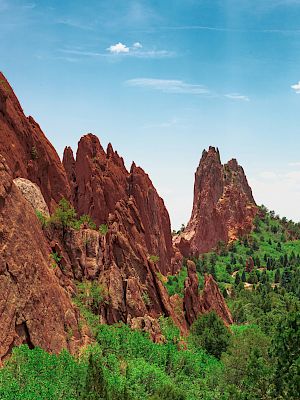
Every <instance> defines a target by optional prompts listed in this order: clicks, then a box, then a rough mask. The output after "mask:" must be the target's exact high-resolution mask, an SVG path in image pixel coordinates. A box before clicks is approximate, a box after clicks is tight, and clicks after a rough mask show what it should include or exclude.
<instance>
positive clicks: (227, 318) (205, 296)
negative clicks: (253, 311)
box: [200, 275, 233, 325]
mask: <svg viewBox="0 0 300 400" xmlns="http://www.w3.org/2000/svg"><path fill="white" fill-rule="evenodd" d="M200 303H201V306H202V310H203V312H208V311H212V310H214V311H216V313H217V314H218V315H219V317H220V318H222V320H223V321H224V322H225V324H227V325H230V324H233V318H232V315H231V312H230V311H229V308H228V307H227V304H226V302H225V300H224V297H223V295H222V293H221V292H220V289H219V287H218V284H217V282H216V281H215V280H214V278H213V277H212V276H211V275H205V281H204V289H203V293H202V294H201V296H200Z"/></svg>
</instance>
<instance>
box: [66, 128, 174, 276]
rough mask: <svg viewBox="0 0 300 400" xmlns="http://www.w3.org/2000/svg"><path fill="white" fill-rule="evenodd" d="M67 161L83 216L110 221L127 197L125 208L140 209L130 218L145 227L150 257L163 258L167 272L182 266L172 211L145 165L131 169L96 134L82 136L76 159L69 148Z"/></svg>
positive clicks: (161, 267)
mask: <svg viewBox="0 0 300 400" xmlns="http://www.w3.org/2000/svg"><path fill="white" fill-rule="evenodd" d="M63 164H64V167H65V170H66V172H67V176H68V180H69V185H70V187H71V189H72V199H73V203H74V206H75V208H76V210H77V212H78V213H79V215H82V214H88V215H90V216H91V217H92V218H93V219H94V221H95V222H96V223H97V224H107V222H108V219H109V215H110V213H114V212H115V211H116V210H117V204H119V202H120V201H122V200H123V203H122V204H123V208H124V207H127V206H124V204H127V205H129V204H131V203H133V204H134V207H136V212H135V215H131V217H130V218H131V219H132V218H133V219H136V223H137V225H140V226H141V230H142V232H143V233H142V237H143V244H142V245H143V246H145V249H146V250H147V251H146V253H147V254H148V256H150V257H151V256H157V257H159V260H158V261H157V265H158V267H159V270H160V272H162V273H163V274H167V273H172V272H173V269H174V268H177V269H178V262H177V264H176V258H174V256H175V253H174V249H173V245H172V237H171V227H170V218H169V214H168V211H167V209H166V207H165V205H164V202H163V200H162V199H161V198H160V197H159V195H158V193H157V191H156V190H155V188H154V186H153V184H152V182H151V180H150V178H149V177H148V175H147V174H146V173H145V172H144V171H143V170H142V168H140V167H137V166H136V165H135V164H134V163H133V164H132V166H131V170H130V172H128V171H127V170H126V168H125V165H124V161H123V159H122V157H120V156H119V155H118V153H117V152H116V151H114V150H113V148H112V146H111V144H109V145H108V147H107V151H106V152H105V151H104V150H103V148H102V146H101V144H100V142H99V139H98V138H97V137H96V136H94V135H92V134H88V135H85V136H83V137H82V138H81V139H80V141H79V144H78V150H77V155H76V160H75V159H74V156H73V152H72V150H71V149H70V148H69V147H67V148H66V149H65V152H64V157H63ZM129 199H130V202H129V203H128V201H129ZM124 202H125V203H124ZM129 211H130V210H129ZM130 212H131V211H130ZM131 214H132V213H131ZM124 217H125V218H126V217H127V216H124ZM130 234H131V235H133V236H132V237H131V238H130V240H132V242H133V246H139V245H141V242H140V241H139V239H138V240H136V239H137V238H135V237H134V235H135V232H130ZM134 242H135V244H134ZM173 258H174V263H173V264H172V259H173ZM177 261H178V260H177Z"/></svg>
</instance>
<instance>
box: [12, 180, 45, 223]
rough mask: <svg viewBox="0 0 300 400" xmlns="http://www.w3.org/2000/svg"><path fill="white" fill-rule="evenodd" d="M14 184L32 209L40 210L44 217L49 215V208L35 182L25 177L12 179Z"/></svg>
mask: <svg viewBox="0 0 300 400" xmlns="http://www.w3.org/2000/svg"><path fill="white" fill-rule="evenodd" d="M14 184H15V185H16V186H17V187H18V188H19V189H20V191H21V192H22V194H23V196H24V197H25V199H26V200H27V201H28V202H29V204H31V206H32V208H33V209H34V210H36V211H39V212H41V213H42V214H43V215H44V216H45V217H50V213H49V208H48V206H47V204H46V202H45V199H44V197H43V195H42V192H41V189H40V188H39V187H38V185H37V184H35V183H33V182H31V181H29V180H28V179H25V178H16V179H14Z"/></svg>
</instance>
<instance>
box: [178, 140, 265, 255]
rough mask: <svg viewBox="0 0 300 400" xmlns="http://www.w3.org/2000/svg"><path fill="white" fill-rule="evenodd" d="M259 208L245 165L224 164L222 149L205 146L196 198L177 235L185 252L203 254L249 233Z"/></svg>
mask: <svg viewBox="0 0 300 400" xmlns="http://www.w3.org/2000/svg"><path fill="white" fill-rule="evenodd" d="M257 211H258V208H257V206H256V203H255V201H254V198H253V195H252V191H251V188H250V186H249V184H248V182H247V178H246V176H245V173H244V170H243V168H242V167H241V166H240V165H239V164H238V163H237V161H236V160H235V159H232V160H230V161H229V162H228V163H227V164H224V165H222V163H221V160H220V154H219V151H218V149H215V148H214V147H210V148H209V150H208V151H206V150H204V151H203V154H202V158H201V160H200V163H199V166H198V168H197V170H196V173H195V185H194V202H193V210H192V215H191V218H190V220H189V222H188V224H187V227H186V229H185V230H184V232H183V233H181V234H180V235H179V236H177V237H175V238H174V243H175V245H176V246H177V247H178V248H179V249H180V251H181V252H182V254H183V255H185V256H189V255H195V256H197V255H199V254H201V253H205V252H208V251H210V250H212V249H213V248H215V247H216V246H217V244H218V243H219V242H221V241H222V242H225V243H228V242H230V241H233V240H236V239H237V238H239V237H241V236H243V235H244V234H247V233H249V232H250V231H251V229H252V227H253V219H254V217H255V215H256V213H257Z"/></svg>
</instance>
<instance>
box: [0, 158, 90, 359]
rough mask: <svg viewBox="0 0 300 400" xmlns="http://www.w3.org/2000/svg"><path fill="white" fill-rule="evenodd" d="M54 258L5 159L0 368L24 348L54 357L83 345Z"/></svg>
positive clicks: (0, 163)
mask: <svg viewBox="0 0 300 400" xmlns="http://www.w3.org/2000/svg"><path fill="white" fill-rule="evenodd" d="M49 255H50V248H49V246H48V243H47V241H46V239H45V237H44V234H43V231H42V229H41V227H40V223H39V221H38V219H37V218H36V216H35V213H34V210H33V208H32V206H31V205H30V204H29V203H28V201H27V200H26V199H25V198H24V197H23V195H22V193H21V191H20V190H19V189H18V187H17V186H16V185H15V184H14V183H13V177H12V175H11V173H10V170H9V168H8V166H7V164H6V162H5V160H4V158H3V157H2V156H0V293H1V296H0V326H1V330H0V363H1V361H2V360H3V359H4V358H5V357H7V356H8V355H9V354H10V353H11V350H12V348H13V347H14V346H16V345H19V344H22V343H27V344H28V346H29V347H30V348H33V347H35V346H40V347H42V348H44V349H46V350H47V351H50V352H59V351H60V350H61V349H62V348H68V349H69V350H71V351H74V350H75V348H76V347H78V346H79V345H80V344H82V343H83V342H82V336H81V333H80V331H79V329H78V312H77V310H76V308H75V307H74V306H73V305H72V303H71V299H70V296H69V295H68V293H67V292H66V291H65V290H64V289H63V288H62V287H61V285H60V284H59V280H58V279H57V277H56V276H55V273H54V271H53V269H51V266H50V260H49ZM70 333H72V334H70Z"/></svg>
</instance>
